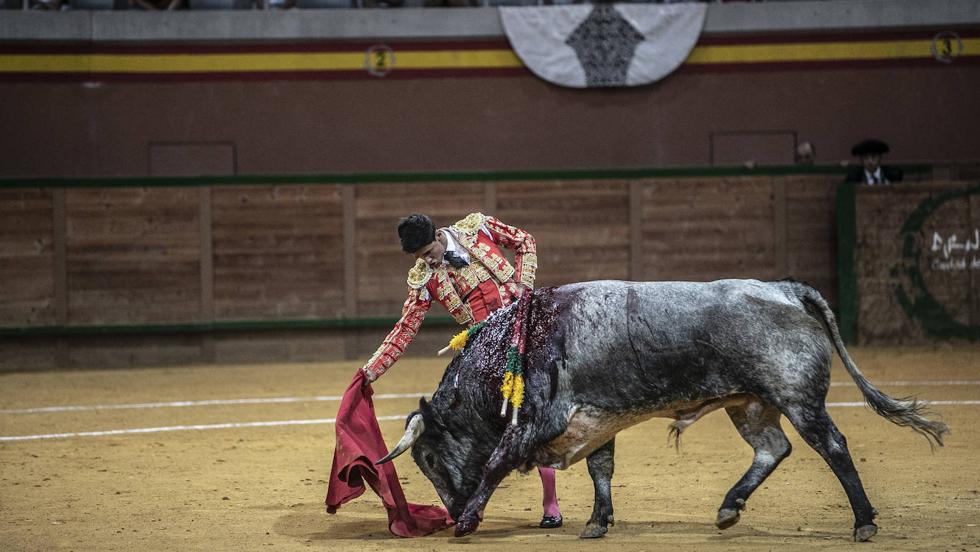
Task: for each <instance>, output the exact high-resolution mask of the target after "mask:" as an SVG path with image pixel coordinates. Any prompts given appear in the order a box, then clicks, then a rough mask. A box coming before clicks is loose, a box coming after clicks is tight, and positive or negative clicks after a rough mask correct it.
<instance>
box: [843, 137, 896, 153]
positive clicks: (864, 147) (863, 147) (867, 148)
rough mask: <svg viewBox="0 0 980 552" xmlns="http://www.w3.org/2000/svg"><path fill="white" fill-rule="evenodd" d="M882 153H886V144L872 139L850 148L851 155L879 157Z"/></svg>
mask: <svg viewBox="0 0 980 552" xmlns="http://www.w3.org/2000/svg"><path fill="white" fill-rule="evenodd" d="M883 153H888V144H886V143H884V142H882V141H881V140H875V139H874V138H869V139H867V140H865V141H863V142H861V143H859V144H857V145H856V146H854V147H853V148H851V155H858V156H861V155H881V154H883Z"/></svg>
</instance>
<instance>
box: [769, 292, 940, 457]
mask: <svg viewBox="0 0 980 552" xmlns="http://www.w3.org/2000/svg"><path fill="white" fill-rule="evenodd" d="M781 284H783V285H784V286H786V287H788V288H790V292H791V293H792V294H793V295H795V296H796V297H797V298H798V299H799V300H800V301H802V302H803V303H804V304H805V305H807V307H808V309H812V310H811V313H812V314H814V315H815V316H816V317H817V318H818V319H820V320H822V321H823V324H824V327H825V328H826V330H827V332H828V333H829V334H830V338H831V341H832V342H833V344H834V348H836V349H837V354H838V355H840V358H841V360H842V361H843V362H844V368H846V369H847V372H848V373H849V374H851V378H853V379H854V383H855V384H857V386H858V388H859V389H860V390H861V393H862V394H863V395H864V400H865V402H867V403H868V406H870V407H871V409H872V410H874V411H875V412H876V413H877V414H878V415H880V416H882V417H883V418H885V419H886V420H888V421H889V422H891V423H893V424H895V425H898V426H902V427H908V428H911V429H912V430H913V431H915V432H917V433H919V434H921V435H923V436H924V437H925V438H926V440H927V441H928V442H929V447H930V448H934V447H933V443H935V444H936V445H939V446H943V437H944V436H945V435H946V434H948V433H949V427H948V426H947V425H946V424H944V423H943V422H942V421H940V420H936V419H930V417H935V414H934V413H933V412H931V411H930V410H929V404H928V403H927V402H925V401H920V400H919V399H916V398H915V397H904V398H901V399H895V398H892V397H889V396H888V395H886V394H884V393H882V392H881V391H879V390H878V388H876V387H875V386H874V385H872V384H871V382H870V381H868V379H867V378H865V377H864V374H862V373H861V371H860V370H858V367H857V365H855V364H854V361H853V360H851V356H850V355H849V354H847V349H846V348H845V347H844V342H843V340H841V337H840V331H839V330H838V329H837V322H836V321H835V320H834V313H833V311H831V310H830V305H828V304H827V301H825V300H824V298H823V297H821V296H820V293H819V292H818V291H817V290H815V289H813V288H812V287H810V286H808V285H806V284H800V283H797V282H781Z"/></svg>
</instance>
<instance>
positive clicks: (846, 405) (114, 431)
mask: <svg viewBox="0 0 980 552" xmlns="http://www.w3.org/2000/svg"><path fill="white" fill-rule="evenodd" d="M928 403H929V404H930V405H936V406H960V405H980V400H967V401H928ZM827 406H828V407H830V408H853V407H861V406H864V403H863V402H833V403H827ZM407 416H408V414H402V415H396V416H378V421H382V422H383V421H390V420H404V419H405V418H406V417H407ZM336 421H337V419H336V418H319V419H313V420H277V421H271V422H230V423H225V424H201V425H180V426H164V427H140V428H133V429H110V430H106V431H79V432H73V433H46V434H41V435H7V436H0V442H6V441H36V440H39V439H69V438H73V437H106V436H111V435H128V434H134V433H161V432H167V431H205V430H209V429H237V428H250V427H275V426H290V425H325V424H332V423H336Z"/></svg>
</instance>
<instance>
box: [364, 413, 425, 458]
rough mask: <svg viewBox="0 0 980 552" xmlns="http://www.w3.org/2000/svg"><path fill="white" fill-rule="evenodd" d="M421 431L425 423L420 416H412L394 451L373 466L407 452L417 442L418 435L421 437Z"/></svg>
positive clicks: (423, 429)
mask: <svg viewBox="0 0 980 552" xmlns="http://www.w3.org/2000/svg"><path fill="white" fill-rule="evenodd" d="M423 431H425V422H423V421H422V414H421V413H419V414H416V415H414V416H412V419H411V420H409V421H408V426H407V427H406V428H405V435H402V438H401V440H400V441H398V444H397V445H395V449H394V450H392V451H391V452H389V453H388V456H385V457H384V458H382V459H381V460H378V461H377V462H375V464H378V465H381V464H384V463H385V462H388V461H390V460H392V459H393V458H395V457H396V456H398V455H400V454H401V453H403V452H405V451H406V450H408V449H409V448H410V447H411V446H412V445H413V444H415V441H418V439H419V435H422V432H423Z"/></svg>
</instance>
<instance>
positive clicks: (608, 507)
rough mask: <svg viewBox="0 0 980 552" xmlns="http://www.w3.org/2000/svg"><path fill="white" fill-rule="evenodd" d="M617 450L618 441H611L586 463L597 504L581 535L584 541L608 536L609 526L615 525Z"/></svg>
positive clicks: (593, 453) (594, 453) (595, 452)
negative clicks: (613, 496) (614, 489)
mask: <svg viewBox="0 0 980 552" xmlns="http://www.w3.org/2000/svg"><path fill="white" fill-rule="evenodd" d="M615 449H616V439H610V440H609V442H608V443H606V444H604V445H602V446H601V447H599V448H598V449H596V450H595V451H593V452H592V454H590V455H589V456H588V457H586V459H585V461H586V463H587V464H588V465H589V475H591V476H592V485H593V486H594V487H595V503H594V504H593V506H592V517H591V518H589V522H588V523H587V524H586V525H585V530H584V531H582V534H581V535H580V536H581V537H582V538H583V539H592V538H596V537H601V536H603V535H605V534H606V531H607V530H608V526H610V525H613V524H614V523H615V522H614V521H613V507H612V476H613V464H614V462H613V456H614V454H615Z"/></svg>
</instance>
